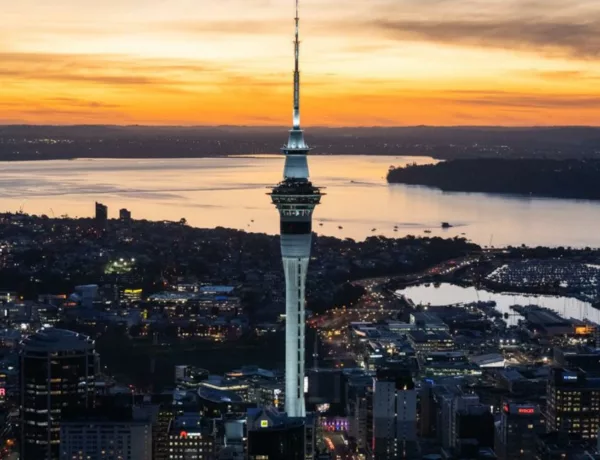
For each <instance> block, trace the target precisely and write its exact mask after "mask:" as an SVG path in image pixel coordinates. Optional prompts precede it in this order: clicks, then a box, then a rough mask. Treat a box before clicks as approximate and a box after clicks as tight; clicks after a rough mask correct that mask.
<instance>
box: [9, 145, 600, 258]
mask: <svg viewBox="0 0 600 460" xmlns="http://www.w3.org/2000/svg"><path fill="white" fill-rule="evenodd" d="M413 162H416V163H419V164H423V163H432V162H435V160H434V159H432V158H427V157H389V156H348V155H340V156H313V157H311V158H310V161H309V163H310V167H311V179H312V181H313V182H314V183H315V184H316V185H318V186H323V187H326V189H325V190H324V192H325V193H327V196H325V197H324V198H323V200H322V205H321V206H320V207H319V208H318V209H317V210H316V212H315V218H314V230H315V231H316V232H317V233H320V234H324V235H330V236H336V237H339V238H353V239H358V240H360V239H364V238H366V237H368V236H371V235H384V236H388V237H393V236H398V237H401V236H405V235H409V234H410V235H423V236H424V235H425V231H428V232H431V233H428V235H430V236H442V237H454V236H465V237H466V238H468V239H471V240H472V241H474V242H476V243H478V244H480V245H482V246H487V245H490V243H491V245H492V246H495V247H500V246H506V245H521V244H526V245H544V246H546V245H547V246H571V247H585V246H590V247H600V232H598V231H597V229H598V228H600V203H598V202H590V201H574V200H558V199H539V198H520V197H510V196H497V195H496V196H494V195H485V194H467V193H443V192H441V191H439V190H435V189H430V188H426V187H415V186H405V185H388V184H387V182H386V181H385V175H386V173H387V170H388V168H389V166H390V165H395V166H399V165H404V164H407V163H413ZM282 169H283V157H281V156H271V155H269V156H259V157H227V158H200V159H147V160H136V159H124V160H119V159H98V160H91V159H81V160H72V161H32V162H10V163H2V165H1V167H0V211H11V212H16V211H17V210H19V209H20V208H21V207H22V209H23V211H24V212H26V213H30V214H46V215H48V216H53V215H54V216H57V217H58V216H60V215H64V214H67V215H69V216H71V217H75V216H78V217H89V216H91V215H92V214H93V212H94V201H100V202H102V203H104V204H106V205H108V207H109V217H111V218H115V217H117V215H118V210H119V209H120V208H127V209H129V210H131V211H132V214H133V217H134V218H137V219H142V218H143V219H150V220H179V219H181V218H185V219H186V220H187V221H188V223H189V224H191V225H194V226H198V227H216V226H222V227H232V228H238V229H244V230H246V231H251V232H266V233H270V234H276V233H278V231H279V218H278V214H277V212H276V210H275V209H274V208H273V207H272V205H271V202H270V200H269V198H268V197H267V196H266V195H265V194H266V192H267V187H268V186H272V185H273V184H275V183H277V182H278V181H279V180H280V178H281V171H282ZM441 222H449V223H451V224H452V225H453V227H452V228H449V229H442V228H441V226H440V224H441ZM395 226H397V229H396V231H395V230H394V227H395ZM339 227H342V228H341V229H340V228H339ZM463 234H464V235H463Z"/></svg>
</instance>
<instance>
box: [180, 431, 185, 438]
mask: <svg viewBox="0 0 600 460" xmlns="http://www.w3.org/2000/svg"><path fill="white" fill-rule="evenodd" d="M179 437H180V438H187V432H185V431H182V432H181V433H179Z"/></svg>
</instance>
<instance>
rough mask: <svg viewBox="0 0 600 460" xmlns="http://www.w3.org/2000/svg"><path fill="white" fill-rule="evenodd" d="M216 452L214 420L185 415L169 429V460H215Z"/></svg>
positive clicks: (173, 421)
mask: <svg viewBox="0 0 600 460" xmlns="http://www.w3.org/2000/svg"><path fill="white" fill-rule="evenodd" d="M215 452H216V427H215V424H214V422H213V421H212V420H210V419H207V418H204V417H201V416H199V415H196V414H184V415H180V416H178V417H176V418H175V419H173V420H172V422H171V425H170V427H169V456H168V457H167V458H168V459H169V460H177V459H194V460H213V459H214V458H215Z"/></svg>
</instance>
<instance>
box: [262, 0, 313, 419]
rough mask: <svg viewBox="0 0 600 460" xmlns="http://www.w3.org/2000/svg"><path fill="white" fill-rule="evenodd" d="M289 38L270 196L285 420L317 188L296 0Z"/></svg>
mask: <svg viewBox="0 0 600 460" xmlns="http://www.w3.org/2000/svg"><path fill="white" fill-rule="evenodd" d="M295 22H296V35H295V40H294V62H295V65H294V112H293V126H292V129H291V130H290V133H289V138H288V142H287V144H286V145H285V146H284V147H283V148H282V149H281V151H282V152H283V154H284V155H285V167H284V170H283V181H281V182H280V183H279V184H277V185H276V186H275V187H274V188H273V191H272V192H271V193H270V195H271V199H272V201H273V204H274V205H275V206H277V209H278V210H279V217H280V233H281V257H282V259H283V270H284V273H285V314H286V324H285V358H286V360H285V411H286V412H287V414H288V415H289V416H290V417H304V416H305V415H306V409H305V407H304V341H305V334H304V332H305V326H306V321H305V312H304V303H305V301H304V298H305V296H304V290H305V284H306V271H307V269H308V261H309V259H310V245H311V237H312V213H313V210H314V209H315V206H316V205H318V204H319V202H320V201H321V196H322V195H323V194H322V193H321V190H320V189H319V188H318V187H315V186H313V185H312V183H311V182H310V181H309V179H308V178H309V174H308V162H307V160H306V155H307V154H308V152H309V151H310V148H309V147H308V145H306V142H305V141H304V132H303V131H302V129H300V70H299V66H298V60H299V57H300V39H299V23H300V18H299V16H298V0H296V18H295Z"/></svg>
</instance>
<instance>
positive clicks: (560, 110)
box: [0, 0, 600, 126]
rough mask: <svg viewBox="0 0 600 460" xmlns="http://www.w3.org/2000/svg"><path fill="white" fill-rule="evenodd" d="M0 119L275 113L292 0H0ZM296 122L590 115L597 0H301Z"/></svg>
mask: <svg viewBox="0 0 600 460" xmlns="http://www.w3.org/2000/svg"><path fill="white" fill-rule="evenodd" d="M0 11H2V13H1V16H2V26H1V27H0V123H52V124H90V123H110V124H161V125H173V124H184V125H197V124H198V125H199V124H210V125H213V124H244V125H288V124H289V123H290V120H291V90H292V83H291V82H292V74H291V71H292V64H293V53H292V51H293V48H292V38H293V19H292V18H293V15H294V1H293V0H101V1H97V0H53V1H46V0H18V1H13V0H0ZM301 16H302V21H301V34H302V50H301V61H302V62H301V68H302V85H303V91H302V111H303V124H304V125H326V126H343V125H356V126H358V125H361V126H370V125H417V124H429V125H562V124H564V125H598V124H600V0H560V1H559V0H301Z"/></svg>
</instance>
